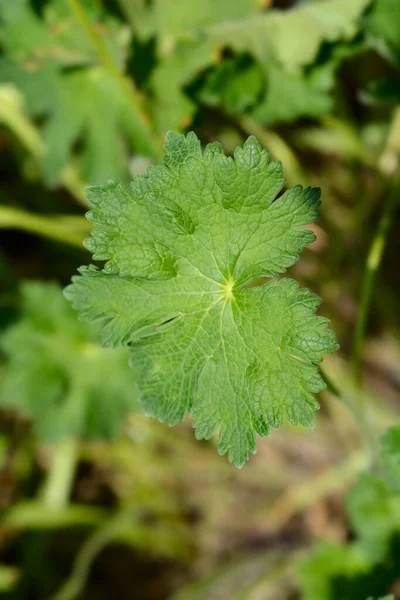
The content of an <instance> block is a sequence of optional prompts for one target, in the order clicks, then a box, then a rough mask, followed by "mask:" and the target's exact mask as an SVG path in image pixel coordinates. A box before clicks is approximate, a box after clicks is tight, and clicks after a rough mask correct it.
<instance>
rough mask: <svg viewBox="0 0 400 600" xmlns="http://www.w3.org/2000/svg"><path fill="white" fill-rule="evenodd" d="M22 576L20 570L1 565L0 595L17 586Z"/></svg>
mask: <svg viewBox="0 0 400 600" xmlns="http://www.w3.org/2000/svg"><path fill="white" fill-rule="evenodd" d="M19 576H20V572H19V569H16V568H15V567H10V566H8V565H4V564H0V593H4V592H9V591H10V590H12V589H13V587H14V586H15V585H16V583H17V581H18V579H19Z"/></svg>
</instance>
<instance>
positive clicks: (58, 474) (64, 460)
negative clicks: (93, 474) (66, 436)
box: [41, 439, 78, 509]
mask: <svg viewBox="0 0 400 600" xmlns="http://www.w3.org/2000/svg"><path fill="white" fill-rule="evenodd" d="M77 456H78V444H77V441H76V440H74V439H70V440H63V441H62V442H59V443H58V444H56V445H55V446H54V452H53V456H52V462H51V465H50V469H49V472H48V474H47V479H46V481H45V483H44V486H43V489H42V494H41V495H42V500H43V502H44V504H45V505H46V506H47V507H48V508H49V509H60V508H64V507H65V506H66V505H67V504H68V502H69V497H70V494H71V488H72V484H73V482H74V476H75V470H76V464H77Z"/></svg>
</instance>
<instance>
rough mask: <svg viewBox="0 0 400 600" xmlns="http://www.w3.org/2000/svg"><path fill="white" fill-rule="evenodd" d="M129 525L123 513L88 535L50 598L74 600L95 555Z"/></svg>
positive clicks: (78, 594)
mask: <svg viewBox="0 0 400 600" xmlns="http://www.w3.org/2000/svg"><path fill="white" fill-rule="evenodd" d="M130 526H131V520H130V519H129V514H128V515H127V514H126V513H123V514H121V515H117V516H116V517H114V519H112V520H111V521H109V522H108V523H106V524H105V525H104V526H102V527H100V528H99V529H97V530H96V531H95V532H94V533H93V534H92V535H91V536H89V538H88V539H87V540H86V541H85V543H84V544H83V546H82V548H81V549H80V550H79V552H78V554H77V556H76V559H75V562H74V565H73V568H72V572H71V574H70V576H69V578H68V579H67V580H66V582H65V583H64V584H63V586H62V587H61V589H60V590H59V591H58V592H57V593H56V594H55V595H54V596H53V599H52V600H74V599H75V598H77V597H78V596H80V594H81V592H82V590H83V588H84V586H85V583H86V581H87V578H88V574H89V570H90V567H91V565H92V563H93V561H94V560H95V558H96V556H97V555H98V554H99V553H100V552H101V551H102V550H103V548H105V547H106V546H107V545H108V544H109V543H110V542H112V541H113V540H114V539H117V538H118V533H119V532H120V531H121V529H123V528H128V527H130Z"/></svg>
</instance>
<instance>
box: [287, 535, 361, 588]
mask: <svg viewBox="0 0 400 600" xmlns="http://www.w3.org/2000/svg"><path fill="white" fill-rule="evenodd" d="M369 569H370V562H369V560H368V559H367V557H366V556H365V554H364V553H363V551H362V549H361V548H360V547H359V546H358V545H357V544H349V545H347V546H338V545H336V544H333V543H331V542H320V544H319V545H318V546H317V547H316V548H315V550H314V551H313V553H312V555H311V557H310V558H308V559H307V560H305V561H304V562H303V563H302V564H301V565H300V566H299V568H298V575H299V581H300V586H301V589H302V592H303V595H302V596H301V597H302V600H338V598H335V596H334V595H333V593H332V580H333V579H334V578H335V577H338V576H341V577H343V576H345V577H349V578H352V577H354V576H356V575H359V574H363V573H368V571H369ZM340 600H343V598H341V599H340Z"/></svg>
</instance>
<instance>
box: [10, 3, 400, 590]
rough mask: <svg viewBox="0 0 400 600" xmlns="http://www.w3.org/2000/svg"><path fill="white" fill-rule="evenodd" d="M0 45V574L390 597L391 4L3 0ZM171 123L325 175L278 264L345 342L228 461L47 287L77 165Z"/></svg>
mask: <svg viewBox="0 0 400 600" xmlns="http://www.w3.org/2000/svg"><path fill="white" fill-rule="evenodd" d="M0 48H1V54H0V153H1V162H0V172H1V187H0V228H1V244H0V347H1V357H0V358H1V363H0V402H1V405H2V410H1V415H0V432H1V434H0V457H1V472H0V489H1V493H0V508H1V518H0V533H1V535H0V550H1V553H2V557H1V564H0V593H1V594H2V595H3V596H4V597H5V598H10V599H20V598H21V599H22V598H24V599H25V598H26V599H38V600H39V599H40V600H43V599H47V598H49V599H50V598H51V599H53V600H72V599H74V598H82V599H85V600H90V599H91V598H96V599H99V600H101V599H102V598H110V597H112V598H116V599H121V600H123V599H127V598H135V599H136V598H137V599H139V600H150V599H152V600H153V599H155V600H158V599H164V598H169V599H173V600H200V599H206V598H207V600H213V599H217V598H218V599H224V600H225V599H226V600H228V599H229V600H231V599H234V600H256V599H263V600H268V599H269V598H271V599H273V600H280V599H282V600H288V599H292V598H303V599H304V600H314V599H315V600H337V599H339V598H340V600H343V599H346V598H349V599H350V598H351V599H352V600H366V599H367V598H372V599H378V598H381V599H383V598H387V597H395V598H397V597H398V598H400V496H399V490H400V430H399V428H398V426H397V423H398V421H399V410H400V409H399V406H400V405H399V389H400V370H399V364H400V360H399V359H400V352H399V319H398V306H399V300H400V298H399V283H400V278H399V270H398V241H397V232H396V229H397V226H398V219H399V213H398V208H397V207H398V196H399V187H398V186H399V174H398V164H399V162H398V161H399V153H400V110H399V106H400V3H399V2H398V0H303V1H300V0H299V1H297V2H295V1H291V0H276V1H275V2H271V1H268V0H264V1H260V0H235V1H234V2H232V1H229V2H228V1H227V0H218V2H216V1H214V0H204V1H203V2H197V3H193V2H191V1H189V0H118V1H111V0H12V1H11V0H0ZM171 129H172V130H176V131H182V132H185V131H188V130H190V129H193V130H194V131H195V132H196V134H197V135H198V136H199V138H200V139H201V140H202V142H203V143H204V144H205V143H208V142H210V141H214V140H219V141H220V142H221V143H222V144H223V146H224V148H225V150H226V152H228V153H232V152H233V150H234V148H235V147H236V146H237V145H239V144H240V145H241V144H242V143H243V141H244V139H246V138H247V137H248V135H250V134H254V135H256V137H257V138H258V139H259V140H260V142H261V143H262V144H263V145H264V146H265V147H267V148H268V149H269V151H270V152H271V155H272V157H273V158H274V159H280V160H282V162H283V163H284V173H285V176H286V178H287V183H288V185H294V184H297V183H301V184H306V185H316V186H320V187H321V188H322V206H321V219H320V221H318V223H317V224H314V225H313V229H314V232H315V233H316V234H317V241H316V242H315V243H314V244H312V246H311V247H310V248H309V249H307V250H306V251H305V253H304V257H303V258H302V260H301V261H300V262H299V263H298V265H296V266H295V267H293V268H291V269H290V271H289V273H290V274H292V275H293V276H295V277H296V278H297V279H298V280H300V281H301V283H302V285H303V286H305V287H309V288H310V289H311V290H312V291H313V292H315V293H318V294H319V295H320V296H321V297H322V298H323V301H324V303H323V310H322V314H323V315H324V316H326V317H328V318H330V319H331V322H332V328H333V329H334V330H335V331H336V333H337V337H338V339H339V342H340V345H341V350H340V351H339V352H338V353H337V354H336V355H334V356H332V357H329V358H327V359H326V360H325V361H324V365H323V368H324V375H325V378H326V379H328V383H329V386H328V390H327V391H325V392H323V393H322V394H321V395H320V398H319V401H320V403H321V410H320V411H319V413H318V414H317V423H316V428H315V430H313V431H312V432H310V431H307V430H302V429H300V428H294V427H291V426H289V425H286V426H285V427H284V428H283V429H281V430H280V431H279V432H277V433H275V434H274V433H273V434H272V436H271V437H269V438H266V439H263V440H258V443H257V446H258V453H257V455H256V457H254V458H253V460H252V461H251V463H250V464H248V465H246V467H245V468H244V469H243V470H242V471H238V470H236V469H235V468H234V467H232V466H231V465H229V464H228V462H227V461H226V460H225V459H224V458H222V457H219V456H218V454H217V452H216V451H215V448H214V446H215V445H216V440H215V439H214V438H213V439H212V440H210V441H209V442H196V441H195V440H194V439H193V436H192V433H191V425H190V423H184V424H182V425H181V426H178V427H177V428H175V429H173V430H172V429H169V428H167V427H166V426H165V425H162V424H160V423H158V422H157V421H155V420H152V419H149V418H147V417H145V416H143V415H142V414H141V413H140V412H137V404H136V402H137V392H136V389H135V380H134V373H133V372H132V371H131V370H130V369H129V367H128V366H127V356H126V354H125V352H124V351H123V350H121V351H116V350H106V349H102V348H101V347H100V345H99V338H98V329H97V328H96V326H94V327H93V326H89V325H86V324H82V323H81V322H79V321H77V320H76V317H75V314H74V312H73V311H72V310H71V309H70V308H69V306H68V303H67V302H66V301H65V300H64V299H63V297H62V295H61V287H62V286H64V285H65V284H67V283H68V281H69V279H70V276H71V274H73V273H74V272H75V270H76V267H77V266H78V265H80V264H85V263H87V262H88V261H89V255H88V253H87V251H86V250H85V249H84V247H83V245H82V241H83V239H84V238H85V237H87V235H88V233H89V230H90V224H89V223H88V222H87V221H86V220H85V218H84V212H85V209H86V204H85V199H84V192H83V190H84V186H85V184H87V183H89V184H105V183H107V182H108V181H109V179H110V178H111V179H117V180H119V181H121V182H124V183H127V182H128V181H129V180H130V179H131V178H132V177H133V176H134V175H135V174H137V173H144V172H145V168H146V166H147V165H149V164H151V163H153V162H156V161H158V160H159V159H160V157H161V156H162V145H163V142H164V138H165V134H166V132H167V131H168V130H171ZM348 408H350V411H349V410H348ZM388 595H389V596H388Z"/></svg>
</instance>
